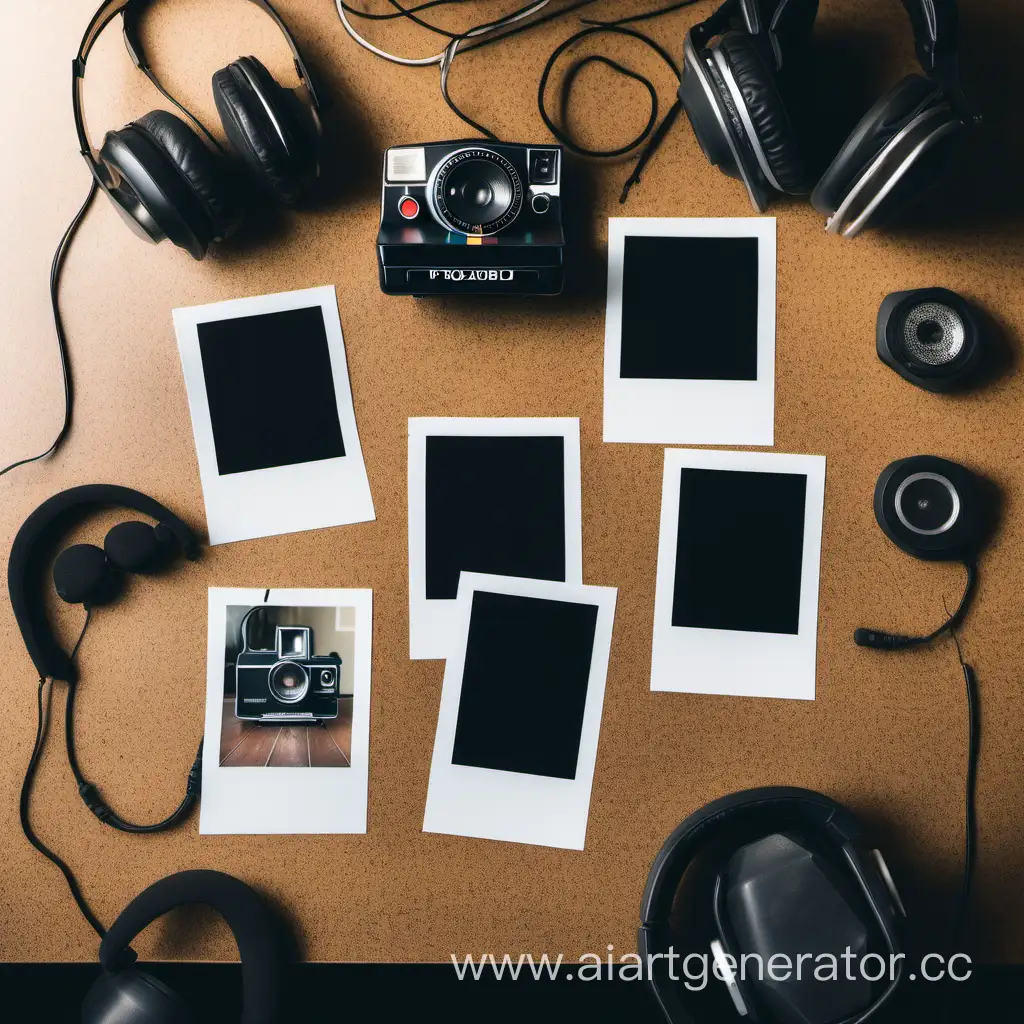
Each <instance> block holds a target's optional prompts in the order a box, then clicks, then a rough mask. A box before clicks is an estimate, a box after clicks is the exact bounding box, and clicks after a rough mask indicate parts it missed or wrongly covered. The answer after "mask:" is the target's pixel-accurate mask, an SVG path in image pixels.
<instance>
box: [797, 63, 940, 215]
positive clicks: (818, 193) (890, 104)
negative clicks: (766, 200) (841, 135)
mask: <svg viewBox="0 0 1024 1024" xmlns="http://www.w3.org/2000/svg"><path fill="white" fill-rule="evenodd" d="M940 92H941V90H940V87H939V86H938V85H936V83H935V82H933V81H932V80H931V79H929V78H925V77H924V76H923V75H908V76H907V77H906V78H904V79H903V80H902V81H901V82H898V83H897V84H896V85H895V86H893V88H892V89H890V90H889V92H887V93H886V94H885V95H884V96H883V97H882V98H881V99H880V100H879V101H878V102H877V103H876V104H875V105H874V106H873V107H872V108H871V109H870V110H869V111H868V112H867V113H866V114H865V115H864V117H863V118H861V120H860V122H859V124H858V125H857V127H856V128H854V130H853V132H852V134H851V135H850V137H849V138H848V139H847V140H846V142H844V143H843V145H842V148H841V149H840V150H839V152H838V153H837V154H836V157H835V159H834V160H833V161H832V163H831V164H830V165H829V167H828V169H827V170H826V171H825V173H824V175H822V178H821V181H819V182H818V184H817V185H816V186H815V189H814V191H813V192H812V193H811V203H812V204H813V205H814V208H815V209H816V210H817V211H818V212H819V213H822V214H824V215H825V216H826V217H831V216H832V214H833V213H835V212H836V210H838V209H839V207H840V206H841V205H842V202H843V199H844V198H845V196H846V194H847V192H848V191H849V190H850V187H851V186H852V185H853V183H854V182H855V181H856V180H857V177H858V176H859V175H860V173H861V171H863V170H864V168H865V167H866V166H867V165H868V164H869V163H870V162H871V161H872V160H873V159H874V158H875V157H876V156H878V154H879V153H880V152H881V151H882V150H883V149H884V148H885V146H886V145H887V144H888V143H889V142H890V141H892V139H893V138H895V136H896V135H898V134H899V133H900V132H901V131H902V130H903V129H904V128H905V127H906V126H907V125H908V124H909V123H910V122H911V121H912V120H913V119H914V118H915V117H917V115H918V114H920V113H921V112H922V111H923V110H924V109H925V108H926V107H927V106H928V105H929V104H931V103H932V102H934V100H935V99H936V98H937V97H938V96H939V95H940Z"/></svg>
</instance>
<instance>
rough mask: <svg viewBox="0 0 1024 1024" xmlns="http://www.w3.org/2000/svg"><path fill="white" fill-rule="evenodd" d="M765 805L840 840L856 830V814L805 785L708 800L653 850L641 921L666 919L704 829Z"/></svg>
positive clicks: (664, 921) (851, 837) (845, 840)
mask: <svg viewBox="0 0 1024 1024" xmlns="http://www.w3.org/2000/svg"><path fill="white" fill-rule="evenodd" d="M768 810H770V811H773V812H776V813H778V814H779V815H780V816H781V815H784V814H785V813H786V811H787V810H788V811H791V812H792V813H793V815H794V816H795V817H799V818H801V819H802V820H804V821H808V820H810V821H812V822H813V823H814V824H816V825H817V826H818V827H819V828H820V829H822V830H823V831H825V832H826V833H827V832H828V830H829V829H834V830H835V832H836V834H837V836H838V838H839V839H840V840H841V842H842V843H844V844H845V843H849V842H852V841H853V840H854V839H855V838H856V837H857V835H858V833H859V831H860V829H859V826H858V825H857V822H856V819H855V818H854V817H853V815H851V814H850V812H849V811H847V810H846V808H845V807H843V806H842V805H841V804H839V803H836V801H835V800H832V799H830V798H829V797H827V796H825V795H824V794H822V793H815V792H814V791H813V790H810V789H800V788H797V787H793V786H768V787H763V788H760V789H747V790H744V791H743V792H740V793H732V794H730V795H729V796H724V797H721V798H720V799H718V800H713V801H712V802H711V803H709V804H707V805H706V806H704V807H702V808H701V809H700V810H699V811H696V812H694V813H693V814H691V815H690V816H689V817H688V818H687V819H686V820H685V821H684V822H683V823H682V824H681V825H679V827H678V828H676V830H675V831H674V832H673V833H672V834H671V835H670V836H669V837H668V839H666V840H665V842H664V844H663V845H662V847H661V849H660V850H659V851H658V855H657V857H655V858H654V863H653V865H652V866H651V872H650V875H649V876H648V878H647V885H646V886H645V887H644V895H643V899H642V900H641V903H640V922H641V925H642V926H644V927H658V926H663V925H667V924H668V920H669V916H670V915H671V913H672V902H673V900H674V898H675V893H676V889H677V887H678V885H679V881H680V879H681V878H682V876H683V873H684V872H685V871H686V869H687V867H688V866H689V865H690V862H691V861H692V860H693V857H694V854H695V853H696V851H697V849H698V847H699V846H700V845H701V844H703V843H704V842H705V841H706V839H707V836H708V833H715V832H720V831H722V830H723V829H725V828H726V827H728V826H731V825H732V824H733V823H734V822H735V821H736V819H737V817H739V816H740V815H741V814H748V815H749V814H752V813H757V812H759V811H768Z"/></svg>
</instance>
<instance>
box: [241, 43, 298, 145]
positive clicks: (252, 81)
mask: <svg viewBox="0 0 1024 1024" xmlns="http://www.w3.org/2000/svg"><path fill="white" fill-rule="evenodd" d="M235 66H236V67H238V68H239V69H240V70H241V72H242V74H243V75H245V78H246V81H248V83H249V86H250V87H251V88H252V91H253V92H254V93H256V95H257V96H258V97H259V101H260V103H262V104H263V109H264V111H266V114H267V117H268V118H269V119H270V123H271V124H272V125H273V126H274V131H275V132H277V137H278V138H279V139H280V140H281V145H282V146H284V148H285V151H286V152H287V153H289V155H290V154H291V150H290V149H289V148H288V140H287V139H285V137H284V129H283V128H282V127H281V123H280V122H279V121H278V119H277V118H276V117H275V116H274V111H273V110H272V109H271V107H270V104H269V103H268V102H267V98H266V96H264V95H263V89H262V88H261V87H260V84H259V82H258V81H257V79H256V76H255V75H254V74H253V73H252V72H251V71H250V70H249V68H248V66H247V65H246V58H245V57H243V58H242V59H241V60H239V61H237V62H236V64H235Z"/></svg>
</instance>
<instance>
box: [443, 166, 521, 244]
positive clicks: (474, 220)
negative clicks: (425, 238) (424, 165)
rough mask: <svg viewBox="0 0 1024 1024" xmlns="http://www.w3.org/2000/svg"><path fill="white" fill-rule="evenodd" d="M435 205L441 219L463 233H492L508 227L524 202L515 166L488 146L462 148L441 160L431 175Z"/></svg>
mask: <svg viewBox="0 0 1024 1024" xmlns="http://www.w3.org/2000/svg"><path fill="white" fill-rule="evenodd" d="M432 194H433V199H434V208H435V212H436V213H437V215H438V217H439V218H440V220H441V221H442V222H443V223H445V224H447V225H448V226H449V227H452V228H454V229H455V230H457V231H462V232H464V233H466V234H480V235H486V234H493V233H494V232H495V231H500V230H501V229H502V228H504V227H507V226H508V225H509V224H511V223H512V221H513V220H515V218H516V217H517V216H518V215H519V211H520V210H521V209H522V205H523V186H522V182H521V180H520V178H519V174H518V172H517V171H516V169H515V167H513V166H512V164H511V163H509V161H508V160H506V159H505V158H504V157H503V156H501V155H499V154H498V153H495V152H494V151H493V150H489V149H464V150H460V151H459V152H458V153H454V154H452V156H450V157H449V158H448V159H447V160H446V161H445V162H444V163H443V164H441V165H440V166H439V167H438V169H437V172H436V174H435V177H434V184H433V190H432Z"/></svg>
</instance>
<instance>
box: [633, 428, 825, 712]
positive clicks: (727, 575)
mask: <svg viewBox="0 0 1024 1024" xmlns="http://www.w3.org/2000/svg"><path fill="white" fill-rule="evenodd" d="M824 500H825V459H824V457H823V456H819V455H780V454H775V453H768V452H720V451H688V450H685V449H679V448H669V449H667V450H666V451H665V475H664V479H663V483H662V497H661V536H660V541H659V545H658V578H657V591H656V595H655V601H654V645H653V654H652V663H651V689H652V690H670V691H675V692H678V693H719V694H732V695H736V696H744V697H789V698H795V699H800V700H813V699H814V683H815V659H816V655H817V634H818V579H819V573H820V566H821V526H822V515H823V511H824Z"/></svg>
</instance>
